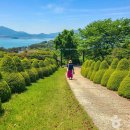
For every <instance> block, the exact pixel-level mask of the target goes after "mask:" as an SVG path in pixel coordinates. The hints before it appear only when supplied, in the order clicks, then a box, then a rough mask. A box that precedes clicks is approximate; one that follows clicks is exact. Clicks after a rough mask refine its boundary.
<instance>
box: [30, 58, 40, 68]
mask: <svg viewBox="0 0 130 130" xmlns="http://www.w3.org/2000/svg"><path fill="white" fill-rule="evenodd" d="M32 67H34V68H39V64H38V60H37V59H34V60H33V62H32Z"/></svg>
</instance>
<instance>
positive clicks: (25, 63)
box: [22, 58, 31, 69]
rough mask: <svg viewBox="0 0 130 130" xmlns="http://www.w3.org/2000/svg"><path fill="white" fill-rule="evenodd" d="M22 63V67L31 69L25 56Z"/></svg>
mask: <svg viewBox="0 0 130 130" xmlns="http://www.w3.org/2000/svg"><path fill="white" fill-rule="evenodd" d="M22 65H23V67H24V69H31V62H30V61H29V60H28V59H27V58H25V59H23V61H22Z"/></svg>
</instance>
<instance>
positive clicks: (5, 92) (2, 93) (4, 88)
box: [0, 80, 11, 102]
mask: <svg viewBox="0 0 130 130" xmlns="http://www.w3.org/2000/svg"><path fill="white" fill-rule="evenodd" d="M10 97H11V90H10V88H9V86H8V84H7V83H6V81H2V80H1V81H0V99H1V102H5V101H8V100H9V99H10Z"/></svg>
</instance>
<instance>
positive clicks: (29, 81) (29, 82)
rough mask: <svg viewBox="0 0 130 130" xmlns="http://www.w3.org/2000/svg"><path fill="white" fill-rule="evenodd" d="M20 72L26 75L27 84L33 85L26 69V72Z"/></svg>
mask: <svg viewBox="0 0 130 130" xmlns="http://www.w3.org/2000/svg"><path fill="white" fill-rule="evenodd" d="M20 74H21V75H22V76H23V77H24V79H25V83H26V86H29V85H31V80H30V77H29V75H28V73H27V72H26V71H25V72H21V73H20Z"/></svg>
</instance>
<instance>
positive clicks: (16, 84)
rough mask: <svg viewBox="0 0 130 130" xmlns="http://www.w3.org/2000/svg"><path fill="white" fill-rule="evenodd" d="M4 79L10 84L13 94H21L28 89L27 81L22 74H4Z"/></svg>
mask: <svg viewBox="0 0 130 130" xmlns="http://www.w3.org/2000/svg"><path fill="white" fill-rule="evenodd" d="M3 78H4V80H5V81H6V82H7V83H8V85H9V87H10V89H11V92H12V93H20V92H22V91H24V90H25V89H26V87H25V86H26V85H25V80H24V78H23V76H22V75H21V74H20V73H4V74H3Z"/></svg>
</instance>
